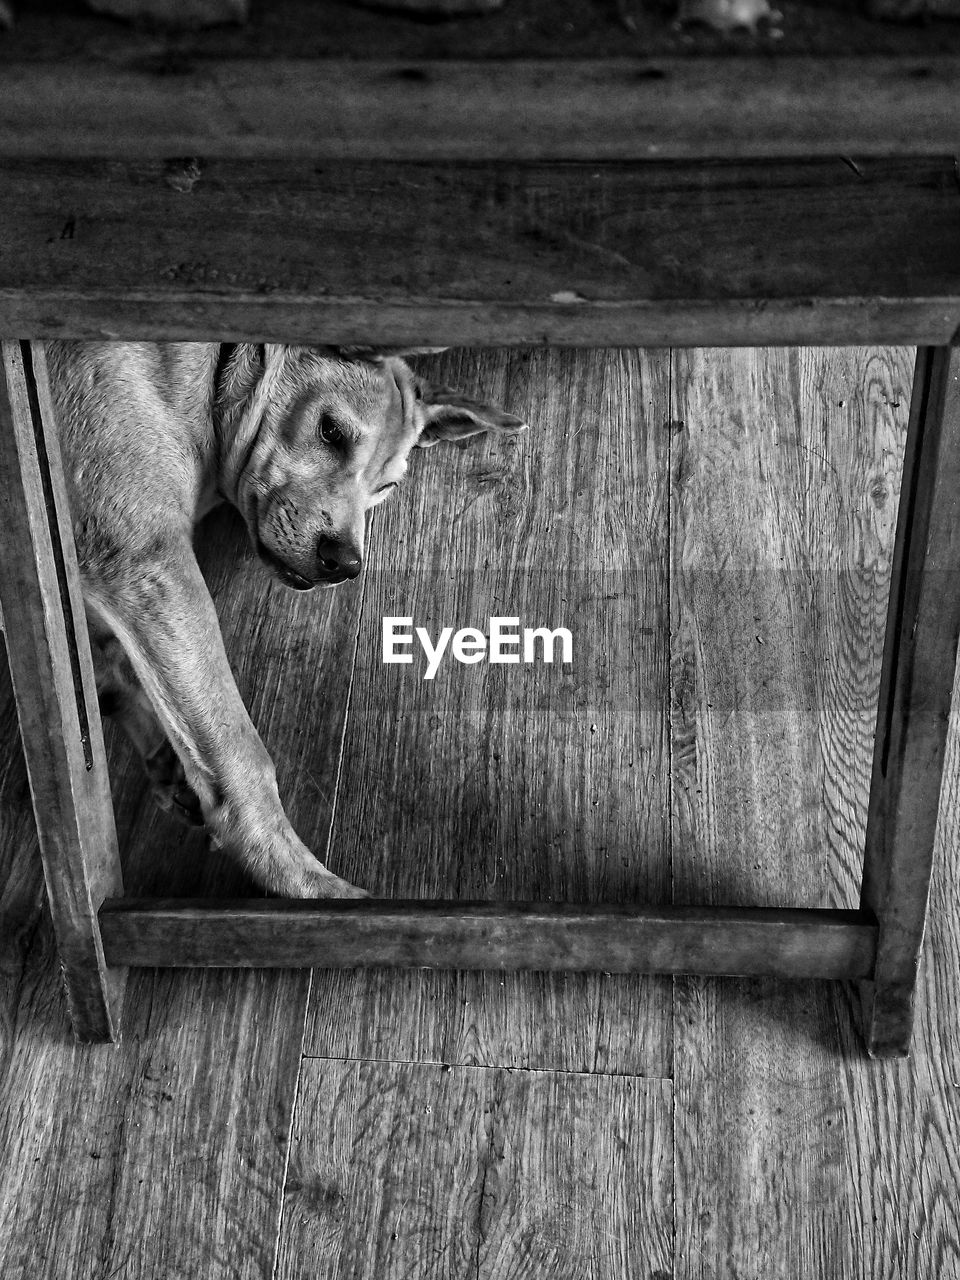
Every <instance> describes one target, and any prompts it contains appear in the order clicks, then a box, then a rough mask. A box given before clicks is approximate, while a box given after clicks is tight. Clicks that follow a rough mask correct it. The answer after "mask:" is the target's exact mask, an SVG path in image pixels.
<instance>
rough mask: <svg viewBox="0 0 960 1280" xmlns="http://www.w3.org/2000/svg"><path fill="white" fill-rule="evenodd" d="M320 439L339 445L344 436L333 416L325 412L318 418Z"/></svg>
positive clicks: (325, 442)
mask: <svg viewBox="0 0 960 1280" xmlns="http://www.w3.org/2000/svg"><path fill="white" fill-rule="evenodd" d="M320 439H321V440H322V441H323V442H324V444H332V445H341V444H343V442H344V439H345V436H344V434H343V432H342V431H341V429H340V427H339V425H338V424H337V422H336V420H335V419H334V418H331V417H330V414H329V413H325V414H324V415H323V416H322V417H321V419H320Z"/></svg>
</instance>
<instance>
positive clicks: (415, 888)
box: [307, 351, 670, 1075]
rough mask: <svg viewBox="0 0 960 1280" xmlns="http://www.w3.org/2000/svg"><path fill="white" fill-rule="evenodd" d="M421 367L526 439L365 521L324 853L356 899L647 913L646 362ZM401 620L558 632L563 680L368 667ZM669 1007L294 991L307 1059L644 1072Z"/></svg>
mask: <svg viewBox="0 0 960 1280" xmlns="http://www.w3.org/2000/svg"><path fill="white" fill-rule="evenodd" d="M419 367H420V368H421V369H422V370H423V372H424V373H425V375H426V376H427V377H428V378H430V379H432V380H433V381H434V382H446V383H448V384H452V385H454V386H458V387H461V388H464V389H466V391H467V392H468V393H469V394H472V395H476V396H477V397H478V398H480V399H483V400H485V401H488V402H493V403H497V404H501V405H504V406H506V408H507V409H508V410H510V411H511V412H513V413H516V414H518V415H520V416H521V417H522V418H524V419H525V420H526V421H528V422H529V423H530V424H531V427H530V431H529V432H528V433H526V434H525V435H524V436H522V437H515V438H514V440H513V441H512V442H503V443H501V444H497V443H496V442H489V441H482V440H476V441H470V442H467V443H466V444H465V445H464V446H463V448H462V449H457V448H452V447H451V448H447V449H442V448H436V449H432V450H430V451H429V452H428V453H426V454H423V453H421V454H418V455H416V456H415V458H414V460H413V462H412V466H411V472H412V474H411V476H410V478H409V480H408V481H407V483H406V484H405V485H404V487H403V488H402V489H401V490H400V491H399V492H398V494H397V495H395V496H394V498H393V499H391V502H390V504H389V506H384V507H381V508H378V510H377V512H376V515H375V517H374V520H373V525H372V529H371V535H370V555H369V562H368V564H369V567H368V570H367V574H368V576H367V583H368V586H367V596H366V599H365V602H364V618H363V625H362V627H361V633H360V640H359V645H358V659H357V675H356V680H355V685H354V691H353V700H352V710H351V717H350V724H349V725H348V729H347V736H346V742H345V754H344V763H343V771H342V775H341V776H342V779H343V783H344V785H343V786H342V787H341V793H340V798H339V806H338V820H337V827H336V830H335V832H334V839H333V842H332V845H331V852H333V853H335V854H336V856H337V857H338V858H342V859H343V861H342V863H339V864H338V865H340V866H341V867H342V869H343V873H344V874H355V875H356V876H357V877H358V878H359V880H358V882H359V883H362V884H363V885H364V886H366V887H368V888H370V889H371V890H372V891H373V892H374V893H376V894H377V895H378V896H387V895H394V896H399V897H420V898H464V899H493V900H496V899H510V898H518V899H523V898H526V899H530V898H540V899H547V900H550V901H594V902H596V901H604V902H617V901H622V902H641V903H644V904H650V903H656V902H666V901H669V850H668V846H667V835H668V830H667V824H666V794H665V786H666V778H667V756H666V745H667V744H666V734H665V725H664V718H665V714H666V708H665V705H664V701H663V690H664V688H665V686H666V680H667V652H668V649H667V645H668V639H667V629H666V613H667V610H666V598H667V597H666V589H667V588H666V573H665V554H666V529H667V512H666V483H667V477H666V469H665V466H664V461H665V455H666V448H667V441H666V433H665V432H664V431H663V430H662V424H663V421H664V419H665V418H666V417H667V412H666V409H667V404H668V398H669V397H668V384H667V375H668V367H669V366H668V363H667V360H666V353H658V352H648V353H642V354H641V353H637V352H630V351H619V352H618V351H605V352H591V351H581V352H576V353H574V352H559V351H552V352H512V353H511V352H484V353H476V352H461V353H450V354H448V355H446V356H443V357H438V358H435V359H433V360H431V361H429V362H427V361H424V362H422V363H421V365H420V366H419ZM408 611H410V612H411V614H412V615H415V616H416V618H417V620H418V625H420V624H422V625H425V626H427V627H428V628H430V630H431V633H434V629H435V628H436V627H438V626H439V625H441V624H444V625H455V626H463V625H468V624H470V625H473V624H477V625H480V626H483V627H486V626H487V621H488V618H489V617H490V616H493V615H502V616H513V615H516V616H519V617H521V618H523V620H524V622H523V625H525V626H527V625H534V624H535V622H537V621H544V622H550V623H551V624H564V623H566V624H567V625H569V626H570V627H571V628H572V629H573V633H574V636H575V637H576V638H577V646H578V647H577V648H576V650H575V663H574V665H573V666H572V667H571V668H567V667H559V668H558V667H546V666H533V665H531V666H525V665H522V666H510V667H508V666H486V665H484V666H473V667H467V666H463V667H461V666H459V665H458V664H456V663H453V664H451V667H452V669H448V668H441V669H440V670H439V671H438V673H437V676H436V678H435V679H434V680H432V681H425V680H423V679H422V674H423V672H422V669H421V668H419V667H402V666H384V665H383V664H382V662H381V641H380V630H381V618H382V617H383V616H384V615H391V614H395V613H397V612H401V613H406V612H408ZM638 620H639V625H638ZM348 868H349V871H348ZM669 1001H670V985H669V982H668V981H666V980H662V979H654V978H647V979H644V980H638V979H637V978H628V977H619V978H613V977H604V976H602V975H598V974H597V975H586V976H585V975H582V974H557V975H549V976H546V975H541V974H503V973H499V972H491V973H488V974H475V975H471V974H464V973H459V974H458V973H449V974H421V973H389V972H386V971H384V972H381V973H370V974H366V973H356V974H350V973H337V974H329V975H322V976H321V975H317V978H316V981H315V984H314V991H313V998H312V1001H311V1012H310V1026H309V1028H308V1031H307V1045H308V1047H309V1050H310V1052H313V1053H317V1054H323V1055H328V1056H346V1057H349V1056H358V1057H360V1056H367V1057H374V1058H394V1059H400V1060H411V1059H432V1060H434V1061H443V1062H476V1063H491V1064H495V1065H505V1066H506V1065H512V1066H518V1067H537V1068H547V1069H563V1070H574V1071H581V1070H582V1071H594V1070H610V1071H623V1072H635V1073H639V1074H645V1073H650V1074H654V1075H665V1074H666V1073H667V1072H668V1070H669V1054H668V1052H667V1050H668V1044H669V1030H668V1028H669V1017H670V1012H669V1007H670V1006H669Z"/></svg>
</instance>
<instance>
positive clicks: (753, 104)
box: [0, 29, 960, 162]
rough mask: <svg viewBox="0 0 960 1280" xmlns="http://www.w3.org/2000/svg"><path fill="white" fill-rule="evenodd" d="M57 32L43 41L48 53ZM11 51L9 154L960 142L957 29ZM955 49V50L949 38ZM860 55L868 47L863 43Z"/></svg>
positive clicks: (632, 152)
mask: <svg viewBox="0 0 960 1280" xmlns="http://www.w3.org/2000/svg"><path fill="white" fill-rule="evenodd" d="M45 42H46V41H45V37H44V36H40V37H39V41H38V43H39V44H40V48H41V50H42V49H43V47H44V44H45ZM316 42H317V34H316V29H314V34H313V37H312V40H311V41H310V43H308V44H307V45H306V49H307V50H308V52H307V54H306V56H305V54H304V49H303V47H301V48H300V49H297V50H296V51H295V52H292V53H291V52H288V53H287V54H286V56H281V57H277V58H275V59H271V60H268V59H262V58H258V57H256V56H253V57H251V56H249V54H248V55H247V56H245V57H243V56H241V57H236V58H230V57H224V56H223V55H222V54H221V53H219V52H218V51H211V52H209V53H208V54H207V55H206V56H200V57H197V56H191V53H190V47H189V46H188V45H187V46H184V47H183V48H182V49H181V50H179V51H176V52H175V51H172V50H169V49H165V48H164V47H163V46H162V45H160V46H157V45H156V43H155V44H154V45H153V46H151V47H150V48H148V49H146V50H144V49H142V48H138V49H137V50H136V52H134V53H130V52H128V51H125V50H124V48H123V47H122V46H121V48H120V49H118V51H117V53H116V55H115V56H114V57H109V56H105V55H104V52H103V51H102V49H100V48H95V50H94V52H93V56H92V57H89V58H85V57H83V56H77V54H76V53H75V52H74V50H70V51H69V52H68V53H67V55H66V56H65V57H59V58H58V57H56V56H54V57H50V56H49V55H48V56H47V57H46V58H44V57H43V56H42V53H41V56H40V57H39V58H38V57H36V56H34V57H30V56H29V55H27V56H22V55H21V56H22V60H20V61H18V60H15V57H14V58H12V59H9V60H7V59H5V60H4V63H3V64H2V65H3V76H2V78H0V154H3V155H18V156H24V157H41V156H46V157H59V158H62V159H67V158H71V157H76V156H101V157H113V158H122V159H127V160H130V159H138V158H142V157H144V156H152V157H155V158H162V157H166V156H207V157H227V156H232V157H234V158H236V159H254V158H261V159H266V158H281V157H287V158H290V157H299V158H301V159H310V160H315V161H317V162H320V161H329V160H335V159H347V158H353V159H381V160H386V159H404V160H423V159H428V158H429V159H436V160H519V159H528V160H548V159H549V160H571V159H582V160H587V161H595V160H650V159H656V160H661V159H668V158H678V157H685V158H692V159H704V158H706V157H710V156H715V157H738V158H744V157H759V156H766V157H770V158H774V157H777V158H781V159H782V158H783V157H786V156H792V157H805V156H816V155H820V156H835V155H838V154H839V155H852V156H860V155H871V154H872V155H894V154H895V155H905V156H906V155H927V156H929V155H945V154H946V155H954V154H956V153H957V152H958V151H960V123H958V117H957V112H956V110H955V103H956V101H957V98H958V96H960V58H958V56H957V50H956V48H954V49H953V51H952V55H950V56H946V49H947V48H949V47H950V42H951V37H950V35H949V32H948V33H946V34H945V35H942V36H938V38H937V39H936V40H933V41H930V42H928V43H926V44H925V47H924V52H923V53H922V54H921V55H920V58H919V61H918V60H917V59H916V58H915V57H906V58H904V57H884V56H869V57H865V56H854V57H850V56H846V57H844V56H840V54H839V51H838V50H837V49H836V47H834V48H831V49H829V50H825V51H824V53H825V56H822V57H817V56H813V57H804V56H800V57H791V58H764V57H760V58H757V57H740V58H738V57H730V56H727V57H723V56H720V57H709V56H707V57H698V58H683V57H670V56H668V57H660V58H657V59H655V60H650V59H648V57H646V56H645V54H644V51H643V50H640V51H639V56H634V57H630V56H626V57H624V56H616V55H618V54H622V53H623V48H624V45H625V44H626V43H627V42H626V41H624V40H623V38H622V36H621V43H620V47H619V49H617V50H616V51H615V56H612V57H608V58H605V59H592V60H591V59H584V58H583V57H582V54H581V53H580V51H579V50H577V49H576V48H574V49H571V50H569V51H568V56H567V57H566V58H561V59H553V60H551V59H550V58H544V57H538V56H537V55H536V54H534V55H533V56H530V57H528V58H526V59H520V58H516V57H511V56H510V54H511V53H512V50H505V51H503V52H502V53H501V56H500V57H499V58H490V59H476V58H473V59H471V58H470V56H469V54H461V55H460V58H459V59H450V60H447V59H445V60H443V61H440V60H439V59H438V58H431V57H429V55H428V57H427V58H423V57H421V58H415V59H409V60H402V59H400V58H399V56H398V54H397V53H396V52H395V51H393V50H391V51H388V52H386V53H385V56H384V58H383V60H382V61H369V60H365V59H363V55H362V54H361V60H359V61H358V60H357V59H356V58H355V57H349V56H347V57H344V58H342V59H336V58H324V57H316V56H315V55H314V56H310V53H309V51H310V50H311V49H315V48H316ZM945 46H946V48H945ZM850 52H851V53H855V52H856V50H855V49H851V50H850Z"/></svg>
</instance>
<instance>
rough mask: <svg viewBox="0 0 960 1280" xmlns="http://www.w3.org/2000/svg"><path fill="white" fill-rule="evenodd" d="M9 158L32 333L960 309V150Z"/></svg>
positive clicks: (581, 340)
mask: <svg viewBox="0 0 960 1280" xmlns="http://www.w3.org/2000/svg"><path fill="white" fill-rule="evenodd" d="M2 179H3V180H2V184H0V221H2V222H3V224H4V225H5V227H6V243H7V251H6V252H5V254H4V256H3V258H2V259H0V325H3V326H5V327H6V329H7V331H8V332H11V333H19V334H23V335H25V336H34V337H53V336H70V337H102V336H104V335H109V336H116V337H124V338H147V339H165V338H176V339H183V338H202V339H217V340H219V339H222V338H224V337H228V336H229V337H234V338H243V339H250V340H256V341H259V340H263V339H265V338H269V339H270V340H272V341H279V340H285V341H309V342H332V343H338V342H339V343H349V342H360V343H369V342H374V343H381V344H385V345H393V344H399V345H404V344H409V345H414V346H416V345H465V344H470V343H476V344H495V345H509V344H513V343H522V344H545V343H552V344H555V345H556V344H559V345H580V346H584V345H597V346H603V345H620V344H625V343H637V344H640V343H642V344H646V345H659V344H666V343H668V342H674V343H678V344H680V345H703V344H711V343H721V344H723V345H737V344H742V343H753V342H761V341H762V342H768V343H784V342H822V343H834V342H850V341H871V342H895V341H904V340H910V341H913V342H917V341H922V342H928V343H945V342H949V341H950V340H951V338H952V336H953V334H954V333H955V332H957V330H958V329H960V246H958V242H957V236H956V226H957V221H958V218H960V189H958V187H957V181H956V173H955V164H954V161H953V159H952V158H950V157H947V158H935V159H917V158H913V159H910V160H896V159H885V160H872V161H871V160H866V159H862V158H861V159H859V160H858V161H857V162H856V163H852V162H851V163H850V164H847V163H845V162H844V161H843V160H842V159H840V158H839V157H832V158H830V159H824V160H821V161H802V162H783V161H780V162H762V163H723V164H719V163H712V164H711V163H706V164H705V163H693V162H687V163H652V162H648V163H641V164H622V163H597V162H591V163H589V164H586V163H580V164H570V163H557V164H542V163H528V164H512V165H505V164H490V163H488V164H471V165H465V166H463V165H461V166H455V165H451V164H446V163H431V164H417V163H395V162H390V163H387V162H381V163H365V162H357V161H340V162H332V163H327V164H319V163H318V162H317V160H316V158H315V157H311V158H310V159H309V160H293V161H286V162H284V161H273V162H269V161H259V162H256V163H254V162H250V161H243V162H241V161H204V162H202V163H201V162H198V161H191V162H189V163H187V162H169V161H154V162H151V161H145V160H138V161H136V162H133V163H129V164H120V163H116V162H108V161H103V160H91V161H83V160H76V159H70V160H60V161H38V160H32V159H30V160H15V159H8V160H6V161H5V162H3V164H2ZM918 227H919V228H922V229H923V232H922V234H918V233H917V228H918Z"/></svg>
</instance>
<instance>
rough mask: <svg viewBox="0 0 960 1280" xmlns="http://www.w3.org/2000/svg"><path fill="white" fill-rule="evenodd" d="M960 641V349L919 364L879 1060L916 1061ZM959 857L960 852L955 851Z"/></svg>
mask: <svg viewBox="0 0 960 1280" xmlns="http://www.w3.org/2000/svg"><path fill="white" fill-rule="evenodd" d="M958 636H960V348H957V347H953V348H949V347H942V348H938V349H935V350H929V349H926V350H925V349H921V350H920V351H919V352H918V353H917V367H916V374H915V377H914V385H913V397H912V400H911V404H910V424H909V428H908V432H907V444H906V451H905V455H904V463H903V480H902V485H901V494H900V509H899V513H898V520H897V537H896V545H895V550H894V561H893V571H892V574H891V582H890V609H889V613H888V615H887V634H886V643H885V647H884V654H883V666H882V670H881V680H880V698H879V705H878V712H877V734H876V743H875V749H874V761H873V777H872V782H871V789H870V807H869V812H868V818H867V838H866V852H865V857H864V866H863V891H862V898H861V902H862V906H863V908H864V909H865V910H867V911H870V912H872V913H873V914H874V915H875V916H876V918H877V920H878V921H879V925H880V934H879V941H878V951H877V968H876V973H875V975H874V980H873V981H872V982H869V983H866V984H865V986H864V990H863V997H864V1001H863V1003H864V1015H865V1028H864V1030H865V1039H866V1042H867V1048H868V1050H869V1052H870V1053H871V1054H873V1055H874V1056H878V1057H879V1056H883V1057H888V1056H889V1057H894V1056H905V1055H906V1054H907V1053H908V1052H909V1049H910V1033H911V1028H912V1025H913V1006H914V993H915V989H916V980H917V968H918V965H919V962H920V948H921V944H922V942H923V932H924V925H925V922H926V912H927V896H928V893H929V889H930V875H931V871H932V867H933V851H934V841H935V838H936V829H937V813H938V806H939V800H940V786H941V780H942V777H943V762H944V758H945V755H946V746H947V731H948V729H949V724H950V705H951V697H952V693H953V686H954V678H955V667H956V660H957V640H958ZM951 852H952V851H951Z"/></svg>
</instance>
